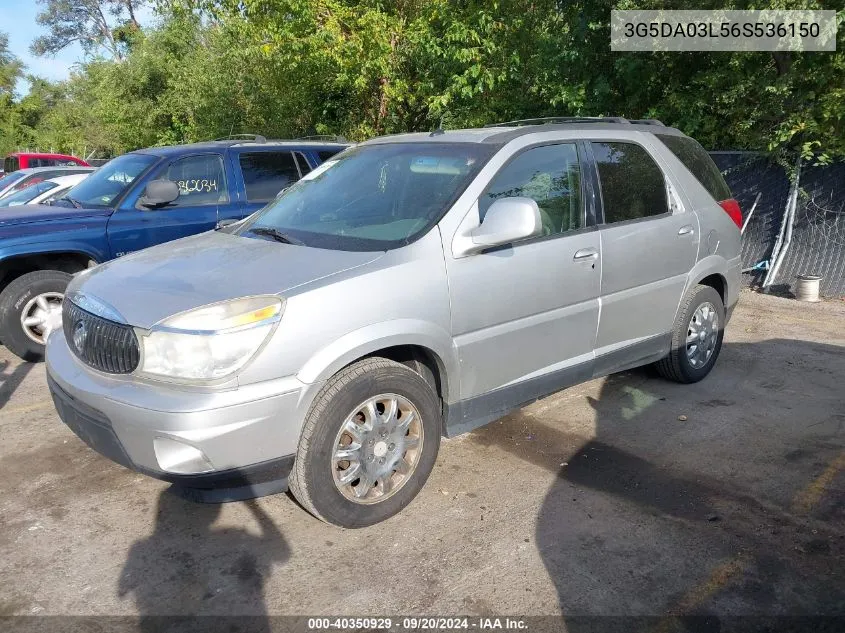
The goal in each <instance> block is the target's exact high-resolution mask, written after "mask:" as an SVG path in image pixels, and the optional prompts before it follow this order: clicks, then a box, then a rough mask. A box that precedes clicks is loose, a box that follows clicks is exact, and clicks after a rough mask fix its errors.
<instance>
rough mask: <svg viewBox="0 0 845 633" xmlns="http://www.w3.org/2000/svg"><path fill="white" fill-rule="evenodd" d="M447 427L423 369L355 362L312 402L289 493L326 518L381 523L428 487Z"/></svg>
mask: <svg viewBox="0 0 845 633" xmlns="http://www.w3.org/2000/svg"><path fill="white" fill-rule="evenodd" d="M441 425H442V420H441V413H440V402H439V399H438V397H437V394H435V393H434V391H433V390H432V388H431V386H430V384H429V383H428V382H426V380H425V379H424V378H423V377H422V376H420V374H418V373H417V372H415V371H413V370H412V369H410V368H409V367H407V366H405V365H402V364H400V363H396V362H394V361H391V360H388V359H385V358H367V359H364V360H362V361H359V362H357V363H353V364H352V365H350V366H348V367H346V368H344V369H343V370H341V371H340V372H338V373H337V374H336V375H335V376H333V377H332V378H331V379H330V380H329V381H328V382H327V383H326V385H325V386H324V387H323V389H322V390H321V391H320V393H319V394H317V397H316V398H315V400H314V403H313V405H312V406H311V410H310V411H309V413H308V417H307V418H306V421H305V426H304V428H303V430H302V435H301V437H300V441H299V449H298V452H297V455H296V461H295V463H294V468H293V472H292V473H291V476H290V489H291V492H293V494H294V496H295V497H296V499H297V500H298V501H299V502H300V503H301V504H302V505H303V506H304V507H305V509H306V510H308V511H309V512H311V513H312V514H313V515H314V516H316V517H317V518H319V519H322V520H323V521H326V522H327V523H332V524H334V525H338V526H340V527H346V528H359V527H365V526H368V525H372V524H374V523H378V522H379V521H383V520H385V519H387V518H389V517H391V516H393V515H394V514H396V513H398V512H399V511H400V510H402V508H404V507H405V506H406V505H408V504H409V503H410V502H411V501H412V500H413V498H414V497H415V496H416V495H417V493H418V492H419V491H420V490H421V489H422V487H423V485H424V484H425V482H426V479H428V476H429V474H430V473H431V470H432V468H433V467H434V462H435V460H436V459H437V452H438V449H439V447H440V431H441Z"/></svg>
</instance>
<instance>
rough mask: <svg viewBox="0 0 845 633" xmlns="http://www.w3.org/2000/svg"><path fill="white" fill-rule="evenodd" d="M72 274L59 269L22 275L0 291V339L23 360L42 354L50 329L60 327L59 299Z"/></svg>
mask: <svg viewBox="0 0 845 633" xmlns="http://www.w3.org/2000/svg"><path fill="white" fill-rule="evenodd" d="M71 279H72V276H71V275H69V274H67V273H63V272H61V271H59V270H37V271H35V272H31V273H27V274H25V275H21V276H20V277H18V278H17V279H15V280H14V281H13V282H12V283H10V284H9V285H8V286H6V288H5V289H4V290H3V292H2V293H0V340H2V341H3V344H4V345H5V346H6V348H7V349H8V350H9V351H10V352H12V353H13V354H15V355H16V356H19V357H20V358H23V359H24V360H30V361H38V360H42V359H43V358H44V346H45V344H46V342H47V337H48V336H49V335H50V333H51V332H52V331H53V330H56V329H58V328H61V327H62V300H63V299H64V294H65V289H66V288H67V285H68V284H69V283H70V280H71Z"/></svg>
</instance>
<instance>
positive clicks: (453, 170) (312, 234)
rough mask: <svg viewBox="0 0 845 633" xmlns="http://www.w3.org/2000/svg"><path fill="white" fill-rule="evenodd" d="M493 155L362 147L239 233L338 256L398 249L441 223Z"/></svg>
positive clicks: (427, 146)
mask: <svg viewBox="0 0 845 633" xmlns="http://www.w3.org/2000/svg"><path fill="white" fill-rule="evenodd" d="M492 151H493V148H492V147H491V146H487V145H481V144H475V143H473V144H470V143H386V144H384V145H366V146H363V147H356V148H353V149H350V150H347V151H346V152H344V153H343V154H341V155H339V156H338V157H336V158H334V159H332V160H330V161H328V162H326V163H323V164H322V165H321V166H320V167H317V168H316V169H315V170H314V171H312V172H311V173H309V174H308V175H306V176H304V177H303V178H302V180H300V181H299V182H298V183H296V184H295V185H293V186H292V187H291V188H290V189H288V190H287V191H286V192H284V194H282V195H281V196H280V197H278V198H277V199H276V200H273V201H271V202H270V203H269V204H268V205H267V206H266V207H264V209H262V210H261V211H259V212H258V213H256V214H255V215H254V216H253V217H252V218H251V219H249V220H247V221H246V222H245V223H244V224H243V225H242V226H241V227H239V229H238V230H237V231H236V232H237V234H239V235H244V236H248V237H260V238H261V239H277V240H278V241H290V242H293V243H296V244H299V243H301V244H304V245H305V246H314V247H316V248H329V249H336V250H349V251H379V250H381V251H383V250H389V249H392V248H398V247H399V246H404V245H405V244H409V243H411V242H413V241H414V240H415V239H417V238H418V237H420V236H421V235H422V234H423V233H425V232H426V231H428V230H429V229H430V228H431V227H432V226H433V225H434V224H435V223H436V222H438V221H439V220H440V218H441V217H442V215H443V213H444V212H445V210H446V209H447V208H448V206H449V205H450V204H451V203H452V202H454V200H455V199H456V198H457V197H458V196H459V195H460V194H461V193H462V192H463V190H464V189H465V188H466V186H467V184H468V183H469V182H470V181H471V180H472V178H473V176H474V175H475V174H476V173H477V172H478V170H479V169H480V168H481V166H482V165H483V164H484V162H485V161H486V160H487V158H489V156H490V155H491V154H492Z"/></svg>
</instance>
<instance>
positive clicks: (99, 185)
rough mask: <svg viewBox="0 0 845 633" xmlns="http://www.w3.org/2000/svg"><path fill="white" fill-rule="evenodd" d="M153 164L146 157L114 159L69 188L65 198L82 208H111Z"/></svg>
mask: <svg viewBox="0 0 845 633" xmlns="http://www.w3.org/2000/svg"><path fill="white" fill-rule="evenodd" d="M157 160H158V157H156V156H150V155H148V154H124V155H123V156H118V157H117V158H114V159H112V160H110V161H109V162H107V163H106V164H105V165H103V166H102V167H100V168H99V169H98V170H97V171H95V172H92V173H91V175H90V176H88V177H87V178H86V179H85V180H83V181H82V182H80V183H79V184H78V185H76V186H75V187H72V188H71V190H70V191H68V192H67V197H68V198H72V199H73V200H74V202H76V203H78V204H79V205H80V206H83V207H108V206H111V204H112V202H114V201H115V200H117V199H118V198H119V197H120V196H121V195H123V193H124V192H125V191H126V190H127V189H129V186H130V185H131V184H132V183H133V182H134V180H135V179H136V178H137V177H138V176H140V175H141V174H143V173H144V172H145V171H146V170H147V169H148V168H149V167H150V166H151V165H152V164H153V163H155V162H156V161H157Z"/></svg>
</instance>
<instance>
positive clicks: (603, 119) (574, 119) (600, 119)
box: [484, 116, 663, 127]
mask: <svg viewBox="0 0 845 633" xmlns="http://www.w3.org/2000/svg"><path fill="white" fill-rule="evenodd" d="M555 123H630V124H633V125H659V126H661V127H663V123H661V122H660V121H658V120H657V119H631V120H630V121H629V120H628V119H626V118H624V117H619V116H545V117H538V118H535V119H517V120H515V121H503V122H502V123H488V124H487V125H485V126H484V127H514V126H516V127H519V126H522V125H548V124H555Z"/></svg>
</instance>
